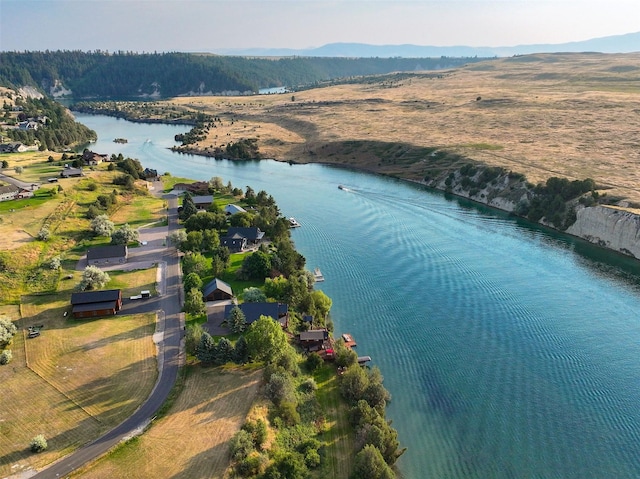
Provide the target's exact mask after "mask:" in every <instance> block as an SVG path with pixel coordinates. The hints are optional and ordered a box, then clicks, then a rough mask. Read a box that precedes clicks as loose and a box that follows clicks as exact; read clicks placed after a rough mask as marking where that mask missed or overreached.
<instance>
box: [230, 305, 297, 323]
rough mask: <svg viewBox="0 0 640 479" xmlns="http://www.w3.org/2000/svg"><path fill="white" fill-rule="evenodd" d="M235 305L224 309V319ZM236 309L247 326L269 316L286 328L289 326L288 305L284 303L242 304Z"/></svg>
mask: <svg viewBox="0 0 640 479" xmlns="http://www.w3.org/2000/svg"><path fill="white" fill-rule="evenodd" d="M235 306H236V305H235V304H228V305H227V306H225V308H224V317H225V318H228V317H229V315H230V314H231V309H233V308H234V307H235ZM238 307H239V308H240V310H241V311H242V312H243V313H244V317H245V319H246V321H247V324H251V323H253V322H254V321H256V320H258V319H259V318H260V316H269V317H271V318H273V319H274V320H275V321H277V322H278V323H280V326H282V327H283V328H286V327H287V326H288V325H289V305H288V304H286V303H242V304H239V305H238Z"/></svg>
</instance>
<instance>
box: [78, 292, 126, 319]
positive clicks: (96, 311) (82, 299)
mask: <svg viewBox="0 0 640 479" xmlns="http://www.w3.org/2000/svg"><path fill="white" fill-rule="evenodd" d="M71 305H72V306H73V309H72V314H73V317H74V318H76V319H82V318H95V317H98V316H109V315H113V314H116V313H117V312H118V311H120V309H121V308H122V291H121V290H119V289H107V290H103V291H83V292H80V293H72V294H71Z"/></svg>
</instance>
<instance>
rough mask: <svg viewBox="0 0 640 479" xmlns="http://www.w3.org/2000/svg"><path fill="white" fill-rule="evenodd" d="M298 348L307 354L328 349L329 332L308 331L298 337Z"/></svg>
mask: <svg viewBox="0 0 640 479" xmlns="http://www.w3.org/2000/svg"><path fill="white" fill-rule="evenodd" d="M298 340H299V341H300V346H302V347H303V348H304V350H305V351H307V352H314V351H320V350H322V349H326V348H328V347H330V346H331V345H330V343H329V331H327V330H326V329H310V330H309V331H303V332H301V333H300V334H299V335H298Z"/></svg>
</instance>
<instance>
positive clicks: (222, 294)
mask: <svg viewBox="0 0 640 479" xmlns="http://www.w3.org/2000/svg"><path fill="white" fill-rule="evenodd" d="M202 295H203V296H204V299H205V301H222V300H226V299H231V298H233V290H232V289H231V286H229V285H228V284H227V283H225V282H224V281H222V280H221V279H218V278H215V279H213V280H212V281H210V282H209V283H208V284H207V285H206V286H205V287H204V288H203V289H202Z"/></svg>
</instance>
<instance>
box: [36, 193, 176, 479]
mask: <svg viewBox="0 0 640 479" xmlns="http://www.w3.org/2000/svg"><path fill="white" fill-rule="evenodd" d="M168 201H169V231H172V230H173V229H175V228H177V223H178V213H177V200H176V198H175V197H173V198H169V199H168ZM162 261H164V262H165V263H166V275H165V279H166V294H165V295H163V296H161V297H160V298H159V299H158V300H157V303H156V302H149V303H147V304H148V305H149V307H150V308H151V307H152V306H154V305H156V306H157V307H158V309H160V310H161V311H160V313H159V325H158V330H157V333H156V334H155V335H154V338H155V339H157V340H159V343H158V368H159V372H160V374H159V375H158V381H157V383H156V386H155V388H154V389H153V391H152V392H151V395H150V396H149V398H148V399H147V401H146V402H145V403H144V404H143V405H142V406H140V408H139V409H138V410H137V411H136V412H135V413H134V414H133V415H132V416H131V417H129V418H128V419H126V420H125V421H124V422H123V423H121V424H120V425H119V426H116V427H115V428H114V429H112V430H111V431H109V432H108V433H106V434H105V435H104V436H102V437H100V438H98V439H97V440H95V441H94V442H92V443H90V444H88V445H86V446H84V447H82V448H80V449H78V450H77V451H76V452H74V453H72V454H71V455H69V456H67V457H65V458H63V459H61V460H60V461H58V462H56V463H54V464H53V465H51V466H50V467H48V468H47V469H44V470H43V471H41V472H39V473H38V474H36V475H34V476H32V477H35V478H38V479H40V478H47V479H48V478H59V477H64V476H66V475H67V474H69V473H71V472H73V471H74V470H76V469H78V468H79V467H81V466H83V465H84V464H86V463H87V462H89V461H92V460H94V459H96V458H98V457H100V456H102V455H103V454H105V453H106V452H107V451H108V450H109V449H111V448H112V447H113V446H115V445H116V444H117V443H119V442H120V441H121V440H122V439H123V438H125V437H128V436H130V435H132V433H134V432H135V431H136V430H138V429H139V428H141V427H144V426H145V425H146V424H148V422H149V420H150V419H151V418H152V417H153V415H154V414H155V413H156V411H157V410H158V409H159V408H160V406H162V404H163V403H164V402H165V400H166V399H167V397H168V396H169V392H170V391H171V389H172V388H173V385H174V384H175V381H176V378H177V375H178V367H179V363H180V340H181V338H182V325H181V323H180V311H181V297H180V295H181V293H180V291H181V288H182V286H181V282H180V267H179V260H178V255H177V252H176V249H175V248H173V247H171V248H166V249H165V252H164V254H163V255H162Z"/></svg>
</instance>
